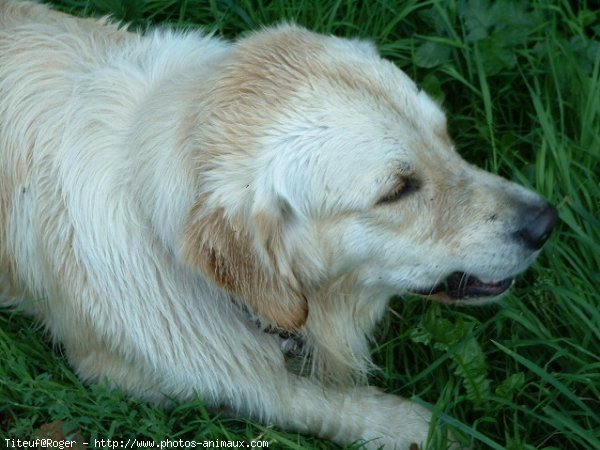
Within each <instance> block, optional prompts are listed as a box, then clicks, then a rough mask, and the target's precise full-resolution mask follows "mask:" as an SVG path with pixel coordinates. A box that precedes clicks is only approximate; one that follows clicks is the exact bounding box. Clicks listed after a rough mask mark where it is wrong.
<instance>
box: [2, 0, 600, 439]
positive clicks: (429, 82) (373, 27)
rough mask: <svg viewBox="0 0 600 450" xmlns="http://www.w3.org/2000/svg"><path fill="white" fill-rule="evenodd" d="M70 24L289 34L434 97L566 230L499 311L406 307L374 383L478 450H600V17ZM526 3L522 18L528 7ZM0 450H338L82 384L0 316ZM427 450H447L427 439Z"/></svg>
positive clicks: (395, 318) (135, 8) (223, 7)
mask: <svg viewBox="0 0 600 450" xmlns="http://www.w3.org/2000/svg"><path fill="white" fill-rule="evenodd" d="M54 3H56V4H59V5H60V6H61V7H62V8H64V9H66V10H69V11H72V12H73V13H75V14H81V15H90V14H106V13H114V14H115V15H116V16H117V17H119V18H123V19H125V20H127V21H129V22H132V23H133V25H134V26H136V27H140V28H143V27H145V26H146V25H148V24H149V23H159V22H160V23H165V22H166V23H170V24H174V25H175V26H178V27H190V26H192V27H196V26H198V25H201V26H204V27H205V28H206V29H208V30H216V31H217V32H218V33H219V34H222V35H224V36H227V37H233V36H235V35H237V34H239V33H240V32H244V31H246V30H249V29H255V28H257V27H259V26H261V25H263V24H269V23H273V22H279V21H282V20H293V21H296V22H298V23H300V24H302V25H305V26H307V27H309V28H312V29H314V30H316V31H320V32H325V33H334V34H338V35H345V36H362V37H368V38H372V39H374V40H375V42H376V44H377V45H378V47H379V48H380V50H381V52H382V54H383V55H384V56H386V57H387V58H389V59H392V60H393V61H395V62H396V63H397V64H398V66H400V67H401V68H402V69H403V70H405V71H406V72H407V73H409V75H411V76H412V77H413V78H414V79H416V80H417V81H418V82H419V83H420V84H421V86H423V88H425V89H426V90H427V91H429V92H430V93H431V94H432V95H433V96H434V97H436V98H438V99H439V100H440V101H441V102H442V103H443V106H444V108H445V110H446V111H447V113H448V116H449V126H450V130H451V134H452V135H453V136H454V138H455V140H456V144H457V147H458V148H459V150H460V151H461V152H462V154H463V155H464V156H465V158H467V159H468V160H470V161H473V162H475V163H477V164H479V165H481V166H484V167H486V168H487V169H489V170H492V171H495V172H498V173H500V174H502V175H503V176H506V177H508V178H510V179H513V180H515V181H518V182H519V183H522V184H524V185H526V186H530V187H531V188H533V189H536V190H537V191H539V192H541V193H542V194H543V195H545V196H546V197H547V198H548V199H550V200H551V201H552V202H553V203H554V204H556V205H557V206H558V209H559V212H560V218H561V222H560V225H559V226H558V230H557V232H556V233H555V234H554V235H553V237H552V239H551V240H550V242H549V243H548V244H547V246H546V248H545V249H544V252H543V254H542V256H541V257H540V259H539V261H538V262H537V263H536V264H535V265H534V267H533V268H532V269H531V270H529V271H528V272H527V273H526V274H524V275H523V276H521V277H520V278H519V281H518V283H517V286H516V288H515V289H514V290H513V292H512V293H511V294H510V296H509V297H508V298H507V299H506V300H505V301H504V302H503V304H502V305H498V306H491V307H485V308H472V309H459V308H448V307H444V306H439V305H435V304H429V303H422V302H420V301H418V300H415V299H410V300H409V301H406V299H405V300H400V299H396V300H394V301H393V302H392V304H391V307H390V309H391V310H392V311H391V313H390V314H389V315H388V317H387V318H386V320H385V322H384V326H383V327H382V331H381V336H379V338H380V339H379V341H378V342H379V345H378V346H377V347H376V348H375V349H374V357H375V358H376V360H377V361H378V362H379V363H380V365H381V367H382V371H381V373H379V374H378V375H377V379H376V380H375V382H376V383H379V384H380V385H382V386H384V387H385V388H386V389H387V390H388V391H391V392H396V393H398V394H400V395H403V396H406V397H414V398H415V399H416V400H417V401H420V402H423V403H426V404H429V405H432V407H433V408H434V410H435V411H436V415H435V418H434V421H435V423H436V424H440V425H441V424H449V425H450V426H452V427H453V429H454V430H456V434H457V435H458V436H459V437H460V438H462V439H463V440H464V441H465V442H473V446H474V448H475V449H480V448H481V449H485V448H492V449H502V448H507V449H514V450H518V449H547V450H550V449H557V450H558V449H560V450H562V449H586V450H587V449H598V448H600V415H599V414H600V413H599V411H600V293H599V292H600V183H599V180H600V15H599V13H598V12H593V9H592V7H591V6H590V7H587V6H586V3H585V2H581V3H580V4H579V6H578V7H573V6H571V4H572V3H573V2H569V1H566V0H564V1H562V2H561V1H559V2H553V1H543V0H532V1H531V2H529V5H527V3H526V2H508V1H497V2H490V1H487V0H478V1H470V2H466V1H449V2H436V1H428V2H417V1H404V2H395V1H388V0H379V1H369V2H367V1H365V2H357V1H350V0H321V1H318V2H317V1H315V2H312V1H308V0H273V1H271V2H264V4H263V2H259V1H250V0H240V1H234V0H206V1H201V0H177V1H176V0H146V1H137V2H136V1H131V0H130V1H125V0H124V1H122V2H121V1H119V0H63V1H56V2H54ZM526 5H527V6H526ZM0 355H1V356H0V438H2V440H1V441H0V446H2V444H4V441H3V439H4V438H6V437H12V438H21V439H26V438H31V437H32V436H34V435H35V434H36V433H39V430H40V428H41V427H42V426H43V425H44V424H52V423H54V424H55V425H57V426H58V428H61V427H62V432H64V433H65V434H69V433H80V434H81V435H83V436H85V437H86V438H89V439H94V438H98V439H102V438H103V439H108V438H111V439H114V438H128V437H135V436H137V437H140V438H146V439H154V440H157V441H158V440H160V439H166V438H170V439H184V440H192V439H194V440H204V439H243V440H246V441H249V440H251V439H254V438H260V439H266V440H268V441H270V442H271V443H272V444H271V448H288V449H299V448H325V449H326V448H335V446H333V445H332V444H330V443H327V442H324V441H318V440H316V439H312V438H306V437H302V436H297V435H295V434H289V433H284V432H281V431H279V430H275V429H273V428H271V427H263V426H259V425H256V424H252V423H248V422H245V421H233V420H230V419H225V418H223V417H219V416H218V415H214V414H209V413H207V412H206V410H205V409H204V408H203V407H202V404H201V402H200V401H197V402H192V403H189V404H182V405H177V406H176V407H174V408H173V409H170V410H161V409H155V408H152V407H150V406H148V405H146V404H143V403H139V402H136V401H133V400H131V399H127V398H126V397H124V396H123V395H122V394H120V393H119V392H115V391H110V390H109V389H107V388H106V387H104V386H91V387H85V386H82V385H81V384H80V382H79V381H78V380H77V379H76V377H75V376H74V375H73V373H72V372H71V371H70V370H69V368H68V366H67V365H66V363H65V361H64V359H63V358H62V357H61V355H60V349H59V348H55V349H53V347H52V345H50V344H49V342H48V341H47V338H46V336H45V335H44V333H43V332H42V331H41V330H39V329H36V328H35V326H34V325H33V324H32V322H31V321H30V320H29V319H27V318H25V317H22V316H20V315H17V314H14V313H10V312H2V313H1V314H0ZM432 430H433V431H432V433H431V439H430V441H431V442H430V448H432V449H441V448H444V440H445V433H444V432H443V431H441V427H438V426H434V427H432Z"/></svg>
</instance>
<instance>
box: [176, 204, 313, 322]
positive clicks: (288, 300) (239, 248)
mask: <svg viewBox="0 0 600 450" xmlns="http://www.w3.org/2000/svg"><path fill="white" fill-rule="evenodd" d="M203 206H204V205H203V202H202V201H201V200H198V201H197V202H196V205H195V207H194V209H193V211H192V213H191V215H190V219H189V222H188V224H187V226H186V229H185V232H184V243H183V253H184V258H185V259H186V261H187V262H188V263H190V264H192V265H194V266H195V267H198V268H199V269H200V270H202V272H203V273H204V274H205V275H206V276H207V277H209V278H210V279H211V280H212V281H213V282H214V283H215V284H216V285H217V286H219V287H220V288H222V289H224V290H226V291H227V292H228V293H230V294H231V295H232V296H233V297H235V298H236V299H237V300H239V301H242V302H245V303H246V304H247V305H248V306H249V307H250V309H251V310H252V311H254V312H255V313H256V314H258V315H259V316H261V317H263V318H264V319H266V320H267V321H268V322H270V323H272V324H274V325H276V326H278V327H280V328H282V329H284V330H287V331H294V330H298V329H299V328H300V327H302V326H303V325H304V323H305V321H306V318H307V315H308V304H307V302H306V299H305V298H304V297H303V295H302V294H301V292H300V289H299V286H298V285H297V283H296V281H295V279H294V277H293V274H292V273H291V271H288V270H285V268H284V265H282V264H281V263H280V262H278V258H277V255H276V252H277V251H278V246H279V241H280V229H279V227H278V223H277V222H278V221H277V220H276V219H274V218H272V217H271V216H270V215H269V214H267V213H264V214H262V213H259V214H257V215H256V216H255V218H254V221H253V228H254V229H253V231H252V233H251V232H249V230H248V228H249V226H248V224H247V223H244V221H243V220H239V219H231V218H228V217H226V216H225V214H224V212H223V210H222V209H214V210H211V211H210V212H209V213H208V214H207V213H206V212H205V211H204V210H203V209H204V208H203ZM261 246H263V248H260V247H261Z"/></svg>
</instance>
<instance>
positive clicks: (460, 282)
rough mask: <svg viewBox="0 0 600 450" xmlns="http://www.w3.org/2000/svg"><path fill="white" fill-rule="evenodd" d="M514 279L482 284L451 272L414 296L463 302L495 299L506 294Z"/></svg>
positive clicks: (476, 279) (458, 273)
mask: <svg viewBox="0 0 600 450" xmlns="http://www.w3.org/2000/svg"><path fill="white" fill-rule="evenodd" d="M513 282H514V278H513V277H509V278H505V279H503V280H500V281H491V282H484V281H482V280H480V279H479V278H477V277H476V276H474V275H470V274H467V273H465V272H453V273H452V274H450V275H449V276H448V277H447V278H446V279H445V280H444V281H442V282H441V283H438V284H436V285H435V286H433V287H431V288H429V289H420V290H418V291H415V293H416V294H420V295H425V296H428V297H429V296H431V297H434V298H437V297H442V299H443V300H451V301H452V300H464V299H469V298H484V297H497V296H499V295H501V294H503V293H504V292H506V291H507V290H508V289H509V288H510V287H511V286H512V284H513Z"/></svg>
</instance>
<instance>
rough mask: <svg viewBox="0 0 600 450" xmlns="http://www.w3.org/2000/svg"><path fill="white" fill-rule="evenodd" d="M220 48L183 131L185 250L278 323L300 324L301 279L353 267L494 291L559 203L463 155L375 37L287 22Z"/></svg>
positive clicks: (364, 280)
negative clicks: (191, 186)
mask: <svg viewBox="0 0 600 450" xmlns="http://www.w3.org/2000/svg"><path fill="white" fill-rule="evenodd" d="M230 58H231V59H230V60H229V62H228V63H227V65H226V67H225V68H224V69H223V71H222V72H221V73H220V75H219V78H218V79H216V80H214V82H213V83H214V86H213V87H212V89H211V91H210V92H211V94H210V95H211V96H212V99H211V102H210V108H209V109H210V113H208V114H207V116H206V117H203V118H202V122H203V123H202V124H201V126H200V127H198V131H197V135H196V136H195V138H194V139H195V140H194V142H196V143H197V145H198V149H199V154H200V156H198V160H199V163H198V183H199V184H200V185H201V193H202V195H201V196H199V200H198V202H197V205H196V208H195V211H194V212H193V214H192V215H191V218H190V221H189V223H188V227H187V232H186V242H185V248H186V254H187V255H188V259H189V260H190V261H193V262H194V264H196V265H198V266H200V267H201V268H202V269H203V270H204V272H205V273H207V274H208V275H209V276H211V277H212V278H213V279H214V280H215V281H216V282H217V283H218V284H219V285H220V286H222V287H224V288H225V289H227V290H229V291H230V292H231V293H232V294H234V295H237V296H239V297H243V298H244V299H245V300H246V301H248V302H249V304H250V305H251V306H252V307H253V308H254V309H255V310H256V311H257V312H258V313H259V314H262V315H263V316H265V317H266V318H268V319H270V320H272V321H274V322H275V323H277V324H278V325H280V326H283V327H284V328H296V327H298V326H301V325H302V323H303V321H304V320H305V318H306V313H307V305H306V300H305V296H306V294H307V293H308V292H314V291H315V290H318V289H320V288H321V287H322V286H323V285H326V284H329V283H332V282H335V280H337V279H340V278H342V277H345V276H348V275H351V277H352V279H353V280H354V281H353V282H354V283H356V285H357V286H358V287H360V288H361V289H365V288H366V289H370V288H373V289H374V290H377V292H384V293H386V295H388V294H393V293H397V294H403V293H419V294H423V295H431V296H432V297H435V298H439V299H441V300H443V301H452V302H464V303H476V302H482V301H489V300H493V299H495V298H497V297H498V296H500V295H501V294H502V293H504V292H505V291H506V290H507V289H508V288H509V287H510V286H511V284H512V281H513V278H514V277H515V275H517V274H518V273H519V272H521V271H523V270H524V269H525V268H527V267H528V266H529V265H530V264H531V262H532V261H533V260H534V259H535V258H536V256H537V255H538V253H539V251H540V249H541V248H542V246H543V245H544V243H545V241H546V240H547V238H548V236H549V235H550V233H551V231H552V228H553V226H554V223H555V221H556V218H557V212H556V210H555V209H554V208H553V207H552V206H551V205H550V204H549V203H548V202H546V201H545V200H544V199H542V198H541V197H540V196H539V195H537V194H535V193H533V192H531V191H529V190H527V189H525V188H523V187H521V186H518V185H516V184H514V183H511V182H509V181H507V180H505V179H502V178H500V177H498V176H496V175H493V174H490V173H487V172H485V171H483V170H480V169H478V168H476V167H474V166H472V165H470V164H468V163H467V162H465V161H464V160H463V159H461V157H460V156H459V155H458V154H457V153H456V151H455V149H454V146H453V144H452V141H451V140H450V138H449V136H448V134H447V131H446V118H445V115H444V113H443V112H442V111H441V109H440V108H439V106H438V105H437V104H436V103H435V102H434V101H433V100H431V99H430V98H429V97H428V96H427V94H425V93H424V92H423V91H420V90H419V89H418V88H417V87H416V86H415V84H414V83H413V82H412V81H411V80H410V79H409V78H408V77H407V76H406V75H405V74H404V73H403V72H402V71H400V70H399V69H398V68H396V67H395V66H394V65H393V64H392V63H390V62H388V61H385V60H383V59H381V58H380V57H379V55H378V54H377V52H376V50H375V49H374V48H373V47H372V46H371V45H370V44H368V43H364V42H359V41H352V40H345V39H337V38H333V37H324V36H320V35H316V34H313V33H310V32H308V31H306V30H302V29H299V28H296V27H292V26H282V27H279V28H276V29H271V30H264V31H261V32H259V33H257V34H254V35H252V36H250V37H248V38H246V39H242V40H241V41H240V42H239V43H238V44H236V45H235V46H234V48H233V49H232V52H231V55H230ZM309 307H310V305H309Z"/></svg>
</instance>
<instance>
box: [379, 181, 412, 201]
mask: <svg viewBox="0 0 600 450" xmlns="http://www.w3.org/2000/svg"><path fill="white" fill-rule="evenodd" d="M420 187H421V182H420V181H419V179H417V178H416V177H414V176H403V177H400V178H399V180H398V183H397V184H396V186H395V187H394V189H393V190H392V191H391V192H389V193H388V194H386V195H385V196H383V197H382V198H380V199H379V200H378V201H377V204H378V205H381V204H384V203H392V202H395V201H397V200H400V199H401V198H403V197H404V196H406V195H408V194H411V193H413V192H416V191H418V190H419V188H420Z"/></svg>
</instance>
